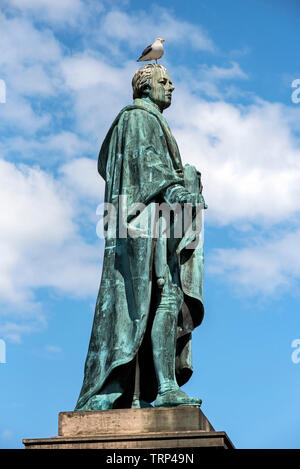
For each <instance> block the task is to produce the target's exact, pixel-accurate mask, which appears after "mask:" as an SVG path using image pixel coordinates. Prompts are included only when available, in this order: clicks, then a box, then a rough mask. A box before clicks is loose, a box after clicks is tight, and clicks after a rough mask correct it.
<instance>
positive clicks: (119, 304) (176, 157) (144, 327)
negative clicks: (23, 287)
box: [75, 64, 206, 410]
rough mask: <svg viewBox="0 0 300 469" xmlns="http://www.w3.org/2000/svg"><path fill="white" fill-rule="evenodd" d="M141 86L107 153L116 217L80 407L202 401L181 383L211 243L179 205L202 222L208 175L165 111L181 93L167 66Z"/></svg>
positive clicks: (105, 167) (102, 157)
mask: <svg viewBox="0 0 300 469" xmlns="http://www.w3.org/2000/svg"><path fill="white" fill-rule="evenodd" d="M132 86H133V98H134V102H133V104H132V105H129V106H126V107H125V108H124V109H122V111H121V112H120V113H119V115H118V116H117V117H116V119H115V121H114V122H113V124H112V126H111V128H110V130H109V131H108V134H107V136H106V138H105V140H104V142H103V144H102V147H101V150H100V153H99V160H98V170H99V173H100V175H101V176H102V177H103V178H104V180H105V181H106V190H105V202H106V204H108V205H110V206H111V207H112V208H113V212H114V214H115V215H116V217H115V220H114V223H112V220H111V217H110V216H107V217H106V219H105V220H106V229H107V226H108V225H110V226H109V227H108V229H107V235H106V240H105V255H104V262H103V271H102V279H101V284H100V289H99V294H98V298H97V303H96V309H95V317H94V323H93V329H92V334H91V339H90V345H89V350H88V354H87V358H86V363H85V374H84V381H83V386H82V389H81V393H80V396H79V399H78V402H77V405H76V409H75V410H106V409H112V408H130V407H151V403H153V401H154V406H155V407H162V406H177V405H198V406H199V405H200V404H201V399H198V398H192V397H189V396H188V395H187V394H185V393H184V392H183V391H182V390H181V389H180V386H182V385H183V384H184V383H185V382H187V381H188V380H189V378H190V376H191V374H192V362H191V332H192V330H193V329H194V328H195V327H196V326H198V325H200V323H201V321H202V318H203V314H204V309H203V300H202V281H203V252H202V244H201V240H200V239H199V234H198V235H197V236H192V237H191V236H190V235H188V231H189V229H185V231H183V233H182V235H181V236H179V237H178V236H175V235H174V229H175V228H174V227H175V225H176V219H179V225H180V223H181V225H182V223H183V221H182V218H180V216H178V213H179V211H180V210H178V207H179V208H183V207H184V206H187V207H190V208H191V210H190V212H189V213H192V219H193V221H194V219H195V213H196V212H197V214H198V215H199V213H200V214H201V210H202V209H203V207H204V208H206V206H205V203H204V200H203V197H202V194H201V192H202V185H201V181H200V173H198V172H197V171H196V169H195V168H194V167H193V166H189V165H186V166H185V167H183V166H182V162H181V157H180V153H179V150H178V147H177V144H176V141H175V139H174V137H173V135H172V133H171V131H170V129H169V126H168V123H167V121H166V119H165V118H164V116H163V111H164V110H165V109H166V108H168V107H169V106H170V104H171V96H172V92H173V91H174V86H173V84H172V82H171V80H170V78H169V75H168V72H167V70H166V69H165V68H164V67H163V66H162V65H159V64H148V65H145V66H144V67H142V68H140V69H139V70H138V71H137V72H136V73H135V75H134V77H133V80H132ZM162 206H167V207H170V208H172V207H175V209H174V210H175V211H174V213H175V215H174V216H173V221H172V223H171V225H172V226H171V229H170V233H169V234H170V235H169V236H164V235H163V234H162V229H161V228H160V227H161V226H162V224H161V223H162V217H163V216H164V215H162V213H161V207H162ZM137 207H138V210H137ZM199 207H200V211H199V210H198V209H199ZM195 210H196V212H195ZM124 214H125V215H124ZM153 214H154V215H155V216H154V217H152V215H153ZM145 215H146V219H147V220H150V222H149V224H146V225H147V229H146V235H145V230H144V231H143V229H141V226H142V224H141V220H143V216H144V220H145ZM186 218H188V217H187V216H186ZM177 225H178V223H177ZM181 225H180V226H181ZM186 226H188V224H187V225H186ZM157 227H158V228H157ZM177 227H178V226H177ZM142 228H143V226H142ZM124 230H125V234H124ZM139 230H140V231H139ZM172 230H173V231H172ZM121 232H122V234H120V233H121ZM139 233H140V236H139ZM172 233H173V234H172ZM200 238H201V236H200ZM192 241H194V244H193V243H192Z"/></svg>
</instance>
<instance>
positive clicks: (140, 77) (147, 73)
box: [132, 63, 167, 99]
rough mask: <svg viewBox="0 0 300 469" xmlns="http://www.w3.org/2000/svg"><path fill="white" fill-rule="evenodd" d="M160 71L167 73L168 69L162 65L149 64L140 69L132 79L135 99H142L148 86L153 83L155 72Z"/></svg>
mask: <svg viewBox="0 0 300 469" xmlns="http://www.w3.org/2000/svg"><path fill="white" fill-rule="evenodd" d="M157 69H160V70H162V71H163V72H167V69H166V68H165V67H164V66H163V65H160V64H152V63H151V64H147V65H144V67H141V68H139V69H138V70H137V71H136V72H135V74H134V76H133V78H132V89H133V99H135V98H141V97H142V95H143V91H144V89H145V87H146V86H147V85H149V84H150V83H151V78H152V75H153V72H154V70H157Z"/></svg>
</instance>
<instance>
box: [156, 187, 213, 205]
mask: <svg viewBox="0 0 300 469" xmlns="http://www.w3.org/2000/svg"><path fill="white" fill-rule="evenodd" d="M163 198H164V200H165V202H167V204H169V205H172V204H178V203H179V204H181V205H183V204H192V205H197V204H203V205H204V208H206V204H205V201H204V198H203V196H202V194H201V193H200V191H199V192H189V191H188V190H186V189H185V188H184V187H183V186H181V185H179V184H174V185H172V186H169V187H167V188H166V189H165V190H164V191H163Z"/></svg>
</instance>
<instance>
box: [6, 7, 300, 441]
mask: <svg viewBox="0 0 300 469" xmlns="http://www.w3.org/2000/svg"><path fill="white" fill-rule="evenodd" d="M299 14H300V6H299V3H298V2H297V1H296V0H294V1H293V0H285V1H279V0H278V1H271V0H260V1H258V0H251V1H250V0H244V1H243V2H239V1H237V0H235V1H234V0H229V1H226V2H224V1H223V0H210V1H208V0H198V1H193V0H188V1H186V2H179V1H177V0H173V1H172V2H169V1H165V2H163V4H161V3H158V2H153V3H151V2H149V1H145V0H139V1H117V0H116V1H113V2H111V1H110V2H108V1H105V0H103V1H101V0H99V1H98V0H86V1H84V0H64V1H61V0H3V1H2V2H1V10H0V44H1V55H0V79H2V80H4V81H5V84H6V102H5V103H0V122H1V137H0V191H1V193H0V209H1V210H0V252H1V263H0V312H1V313H0V339H1V340H3V341H5V342H4V343H5V346H6V363H0V382H1V395H0V396H1V397H0V447H1V448H21V447H22V443H21V440H22V438H30V437H49V436H53V435H56V434H57V416H58V412H60V411H67V410H72V409H73V408H74V406H75V403H76V400H77V397H78V393H79V391H80V387H81V383H82V378H83V366H84V361H85V357H86V352H87V347H88V342H89V337H90V330H91V325H92V321H93V310H94V305H95V301H96V295H97V289H98V286H99V282H100V276H101V262H102V254H103V242H102V241H101V240H100V239H98V237H97V235H96V224H97V221H98V216H97V215H96V208H97V206H98V204H99V203H101V201H102V200H103V189H104V185H103V182H102V181H101V179H100V177H99V176H98V175H97V168H96V161H97V155H98V151H99V147H100V144H101V141H102V140H103V138H104V136H105V133H106V131H107V130H108V127H109V125H110V123H111V122H112V120H113V118H114V117H115V116H116V114H117V113H118V111H119V110H120V109H121V108H122V107H123V106H124V105H126V104H127V103H129V102H130V101H131V78H132V76H133V74H134V72H135V70H136V69H137V64H136V58H137V57H138V56H139V55H140V53H141V51H142V50H143V48H144V47H145V46H146V45H148V44H149V43H151V42H152V41H153V39H154V38H156V37H164V38H165V39H166V42H165V55H164V57H163V58H162V60H161V63H162V64H163V65H165V66H166V67H167V68H168V70H169V73H170V75H171V77H172V81H173V82H174V84H175V91H174V94H173V104H172V107H171V108H170V109H169V110H168V111H167V112H166V118H167V119H168V121H169V123H170V125H171V128H172V130H173V133H174V135H175V137H176V139H177V141H178V144H179V148H180V150H181V154H182V158H183V161H184V162H185V163H187V162H189V163H192V164H194V165H196V166H197V168H198V169H199V170H200V171H201V172H202V178H203V185H204V194H205V200H206V202H207V204H208V206H209V209H208V210H207V211H206V213H205V267H206V270H205V309H206V314H205V319H204V322H203V324H202V325H201V327H199V328H198V329H197V330H196V331H195V332H194V335H193V363H194V374H193V376H192V378H191V380H190V382H189V383H188V384H187V385H186V386H185V390H186V391H187V392H188V393H190V394H191V395H194V396H199V397H201V398H202V400H203V411H204V413H205V414H206V415H207V417H208V418H209V420H210V421H211V423H212V424H213V425H214V427H215V428H216V429H217V430H223V431H226V432H227V433H228V435H229V437H230V438H231V439H232V441H233V443H234V444H235V445H236V446H237V447H238V448H300V428H299V421H300V406H299V396H298V394H299V393H298V389H299V386H300V352H299V354H298V353H297V349H295V348H292V342H293V341H294V340H295V339H297V338H300V321H299V309H300V295H299V293H300V289H299V277H300V252H299V244H300V217H299V212H300V202H299V201H300V141H299V131H300V127H299V122H300V103H299V104H297V103H294V102H292V100H291V94H292V91H293V89H292V87H291V84H292V81H293V80H295V79H298V78H300V65H299V60H298V55H299V51H298V44H299V25H298V21H299ZM1 343H2V344H3V342H1ZM293 352H294V361H293V360H292V353H293ZM2 355H3V354H2ZM2 358H3V356H2ZM0 359H1V357H0ZM298 359H299V360H298ZM0 361H1V360H0ZM2 361H3V359H2ZM298 361H299V363H298Z"/></svg>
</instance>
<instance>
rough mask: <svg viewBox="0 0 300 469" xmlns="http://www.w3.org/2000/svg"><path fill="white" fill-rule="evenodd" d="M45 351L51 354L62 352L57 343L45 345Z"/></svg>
mask: <svg viewBox="0 0 300 469" xmlns="http://www.w3.org/2000/svg"><path fill="white" fill-rule="evenodd" d="M45 351H46V352H49V353H51V354H58V353H61V352H62V348H61V347H59V346H58V345H46V346H45Z"/></svg>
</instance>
